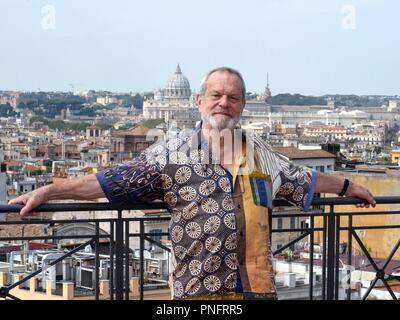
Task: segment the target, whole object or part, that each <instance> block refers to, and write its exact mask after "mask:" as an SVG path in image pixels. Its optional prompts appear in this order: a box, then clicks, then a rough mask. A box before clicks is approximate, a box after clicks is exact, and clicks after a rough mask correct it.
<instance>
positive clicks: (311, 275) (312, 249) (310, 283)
mask: <svg viewBox="0 0 400 320" xmlns="http://www.w3.org/2000/svg"><path fill="white" fill-rule="evenodd" d="M308 276H309V280H308V283H309V286H310V287H309V297H310V300H313V285H314V277H313V276H314V217H313V216H311V217H310V270H309V275H308Z"/></svg>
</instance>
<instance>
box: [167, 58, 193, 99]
mask: <svg viewBox="0 0 400 320" xmlns="http://www.w3.org/2000/svg"><path fill="white" fill-rule="evenodd" d="M191 93H192V92H191V90H190V84H189V80H188V79H187V78H186V77H185V76H184V75H183V74H182V71H181V68H180V66H179V64H178V66H177V67H176V71H175V73H174V75H173V76H172V78H171V79H170V80H169V81H168V82H167V85H166V87H165V89H164V99H166V100H188V99H189V98H190V95H191Z"/></svg>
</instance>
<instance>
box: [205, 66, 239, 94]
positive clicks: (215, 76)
mask: <svg viewBox="0 0 400 320" xmlns="http://www.w3.org/2000/svg"><path fill="white" fill-rule="evenodd" d="M218 88H221V89H222V88H230V89H237V90H241V88H242V84H241V81H240V79H239V77H238V76H237V75H235V74H233V73H229V72H227V71H216V72H214V73H212V74H211V75H210V76H209V78H208V80H207V89H208V90H217V89H218Z"/></svg>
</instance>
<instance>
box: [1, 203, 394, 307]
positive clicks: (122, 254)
mask: <svg viewBox="0 0 400 320" xmlns="http://www.w3.org/2000/svg"><path fill="white" fill-rule="evenodd" d="M375 200H376V202H377V204H400V197H376V198H375ZM358 203H361V201H360V200H359V199H355V198H315V199H313V202H312V206H313V208H314V209H313V210H311V211H310V212H307V213H305V212H302V213H285V212H283V213H274V214H273V215H272V219H276V218H285V217H287V218H290V217H307V218H309V221H310V223H309V225H308V226H307V227H305V228H288V229H271V233H272V234H274V233H287V232H290V233H293V232H297V233H299V236H298V237H297V238H296V239H294V240H291V241H290V242H289V243H287V244H286V245H284V246H283V247H281V248H279V249H278V250H276V251H275V252H273V254H274V255H278V254H280V253H282V252H283V251H284V250H286V249H287V248H290V247H291V246H293V245H294V244H295V243H297V242H299V241H301V240H303V239H305V238H306V237H309V243H310V244H311V245H310V247H309V248H310V249H309V280H308V283H309V299H310V300H312V299H314V292H313V290H314V283H313V281H314V279H313V271H314V245H313V244H314V237H315V233H316V232H322V242H323V244H324V245H323V246H322V280H321V281H322V284H321V285H322V296H321V298H322V299H323V300H337V299H338V298H339V283H340V279H339V268H340V261H339V258H340V255H339V245H340V232H341V231H347V232H348V237H347V264H348V265H351V264H352V257H353V252H352V247H353V246H352V241H353V238H354V239H355V240H356V243H357V244H358V246H359V247H360V249H361V251H362V252H363V253H364V255H365V257H366V258H367V259H368V261H369V262H370V264H371V265H372V266H373V268H374V270H375V272H376V277H375V279H374V280H373V281H372V283H371V285H370V288H369V289H368V290H367V292H366V293H365V294H364V296H363V297H362V298H363V299H367V298H368V295H369V294H370V292H371V290H372V289H373V288H374V286H375V285H376V283H377V282H378V281H381V282H382V283H383V284H384V285H385V287H386V289H387V291H388V292H389V294H390V295H391V297H392V298H393V299H397V298H396V295H395V294H394V292H393V290H392V288H391V287H390V285H389V284H388V283H387V280H386V278H385V276H387V275H389V274H390V271H388V270H386V268H387V266H388V264H389V263H390V261H391V260H392V258H393V257H394V255H395V253H396V252H397V249H398V248H399V246H400V240H398V241H397V243H396V245H395V246H394V248H393V249H392V251H391V253H390V254H389V256H388V258H387V259H386V261H385V263H384V265H383V267H378V265H377V263H375V261H374V259H373V258H372V257H371V255H370V253H369V251H368V250H367V248H366V246H365V244H364V243H363V242H362V241H361V239H360V237H359V236H358V235H357V232H356V231H357V230H367V229H376V230H377V229H389V228H395V229H398V228H400V225H379V226H371V225H368V226H365V225H364V226H363V225H361V226H360V225H354V223H353V217H354V216H370V215H387V214H390V215H399V214H400V211H373V212H371V211H363V212H360V211H358V212H336V211H335V206H340V205H352V204H358ZM274 206H275V207H280V206H288V204H287V203H286V202H284V201H280V200H275V201H274ZM21 208H22V206H21V205H0V212H3V213H11V212H19V211H20V210H21ZM321 208H323V209H322V210H321ZM326 208H329V210H328V211H327V210H324V209H326ZM149 209H165V207H164V205H163V204H162V203H151V204H148V203H146V204H140V203H138V204H135V205H125V206H117V205H112V204H109V203H57V204H44V205H41V206H40V207H37V208H36V209H35V210H34V211H36V212H87V211H91V212H92V211H107V212H116V213H117V215H116V217H115V218H101V219H74V220H48V219H47V220H37V219H33V220H21V221H4V222H0V226H1V225H29V224H36V225H47V224H50V223H57V224H68V223H74V224H76V223H92V224H94V230H95V231H94V233H93V234H91V235H87V234H84V235H61V236H57V235H40V236H8V237H0V241H18V240H22V241H30V240H44V241H49V240H52V241H57V240H62V239H81V240H82V241H83V243H81V244H79V245H77V246H76V247H75V248H73V249H72V250H70V251H68V252H67V253H65V254H64V255H63V256H61V257H59V258H58V259H56V260H54V261H52V262H51V263H50V264H49V265H47V266H46V268H49V267H51V266H54V265H56V264H57V263H59V262H60V261H62V260H63V259H65V258H67V257H69V256H71V255H73V254H74V253H76V252H79V251H80V250H82V249H84V248H85V246H87V245H88V244H92V245H94V249H95V250H94V255H95V265H94V266H95V268H94V270H95V289H94V297H95V299H99V262H100V258H99V243H100V240H102V239H106V240H108V241H109V257H110V265H111V266H112V268H111V269H113V268H114V266H115V273H114V272H110V274H109V281H110V286H109V298H110V299H111V300H113V299H117V300H123V299H129V298H130V295H129V264H130V261H129V253H130V248H129V240H130V238H132V237H138V238H139V243H140V244H139V255H140V257H139V263H140V270H139V271H140V274H139V287H140V290H139V294H140V296H139V298H140V299H141V300H143V299H144V282H145V281H144V278H145V276H144V260H145V258H144V251H145V241H147V242H149V243H152V244H154V245H156V246H158V247H160V248H162V249H163V250H166V251H168V252H170V249H169V248H168V247H167V246H165V245H163V244H162V243H160V242H159V241H155V240H154V239H153V237H157V236H159V237H162V236H167V237H168V236H169V235H168V233H166V232H160V233H146V232H145V223H147V222H151V221H169V220H170V218H169V217H140V218H127V217H123V214H122V213H123V212H124V211H128V210H149ZM324 211H326V212H324ZM318 218H319V219H321V220H322V226H319V227H316V226H315V222H316V219H318ZM343 218H346V219H347V221H348V223H347V225H342V221H343ZM132 221H136V222H138V223H139V232H136V233H131V232H130V230H129V222H132ZM100 223H107V224H109V230H110V232H109V233H108V234H100ZM88 238H89V240H87V239H88ZM399 239H400V236H399ZM43 271H44V269H43V268H39V269H38V270H36V271H35V272H32V273H30V274H29V275H28V276H26V277H24V278H23V279H21V280H19V281H16V282H14V283H9V284H8V285H6V286H3V287H1V288H0V298H11V299H18V298H17V297H16V296H14V295H12V294H11V293H10V291H11V290H12V289H14V288H16V287H18V286H20V285H21V284H23V283H25V282H27V281H28V280H29V279H31V278H33V277H35V276H37V275H38V274H40V273H41V272H43ZM348 272H350V271H348ZM114 275H115V276H114ZM347 281H348V285H349V286H350V277H348V280H347ZM351 298H352V293H351V290H347V299H349V300H350V299H351Z"/></svg>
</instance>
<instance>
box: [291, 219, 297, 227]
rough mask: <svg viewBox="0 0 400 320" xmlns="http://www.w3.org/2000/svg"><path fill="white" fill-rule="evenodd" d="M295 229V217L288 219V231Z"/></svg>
mask: <svg viewBox="0 0 400 320" xmlns="http://www.w3.org/2000/svg"><path fill="white" fill-rule="evenodd" d="M295 228H296V217H290V229H295Z"/></svg>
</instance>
